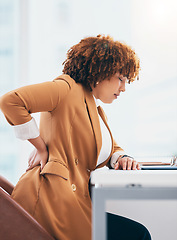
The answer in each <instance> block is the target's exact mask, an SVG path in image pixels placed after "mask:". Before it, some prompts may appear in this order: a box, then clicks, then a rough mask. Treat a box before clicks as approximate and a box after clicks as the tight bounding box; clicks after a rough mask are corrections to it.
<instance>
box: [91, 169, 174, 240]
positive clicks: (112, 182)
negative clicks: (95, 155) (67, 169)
mask: <svg viewBox="0 0 177 240" xmlns="http://www.w3.org/2000/svg"><path fill="white" fill-rule="evenodd" d="M91 184H93V185H94V186H93V187H92V203H93V213H92V216H93V219H92V220H93V235H92V239H93V240H106V212H112V213H115V214H118V215H121V216H125V217H128V218H131V219H133V220H135V221H138V222H141V223H142V224H144V225H145V226H146V227H147V228H148V229H149V231H150V232H151V235H152V239H153V240H167V239H170V240H177V171H176V170H160V171H159V170H146V171H143V170H140V171H115V170H97V171H95V172H93V173H92V175H91Z"/></svg>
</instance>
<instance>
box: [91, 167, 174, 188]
mask: <svg viewBox="0 0 177 240" xmlns="http://www.w3.org/2000/svg"><path fill="white" fill-rule="evenodd" d="M91 184H93V185H95V186H113V187H114V186H121V187H124V186H131V185H139V186H143V187H177V171H176V170H174V171H171V170H146V171H144V170H134V171H133V170H126V171H123V170H112V169H111V170H110V169H109V170H107V169H103V170H102V169H98V170H95V171H93V172H92V174H91Z"/></svg>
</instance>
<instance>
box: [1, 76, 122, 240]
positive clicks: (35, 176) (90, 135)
mask: <svg viewBox="0 0 177 240" xmlns="http://www.w3.org/2000/svg"><path fill="white" fill-rule="evenodd" d="M1 109H2V111H3V112H4V114H5V116H6V118H7V120H8V122H9V123H10V124H11V125H18V124H23V123H25V122H28V121H29V120H30V119H31V115H30V113H34V112H42V113H41V120H40V135H41V137H42V138H43V139H44V141H45V143H46V145H47V146H48V150H49V160H48V163H47V164H46V165H45V167H44V168H43V170H42V171H41V172H40V167H39V166H37V167H35V168H33V169H32V170H30V171H28V172H27V173H25V174H24V175H23V176H22V177H21V178H20V180H19V182H18V183H17V185H16V187H15V189H14V191H13V194H12V197H13V198H14V199H15V200H16V201H17V202H18V203H20V204H21V205H22V206H23V207H24V208H25V209H26V210H27V211H28V212H29V213H30V214H31V215H32V216H33V217H34V218H35V219H36V220H37V221H38V222H39V223H41V224H42V225H43V226H44V227H45V228H46V230H47V231H48V232H49V233H50V234H51V235H52V236H53V237H54V238H56V239H61V240H90V239H91V199H90V196H89V191H88V182H89V178H90V173H91V171H92V170H94V169H95V168H96V165H97V159H98V155H99V152H100V149H101V144H102V136H101V131H100V124H99V117H98V112H97V108H96V104H95V101H94V99H93V96H92V94H91V92H89V91H88V90H86V89H85V88H84V87H83V86H82V85H81V84H77V83H76V82H75V81H74V80H73V79H72V78H70V77H69V76H68V75H61V76H60V77H58V78H56V79H55V80H54V81H53V82H45V83H41V84H35V85H31V86H26V87H22V88H19V89H17V90H15V91H12V92H10V93H7V94H5V95H4V96H3V97H2V98H1ZM99 114H100V115H101V117H102V119H103V121H104V122H105V124H106V126H107V123H106V120H105V115H104V113H103V110H102V109H101V108H99ZM107 127H108V126H107ZM108 129H109V128H108ZM109 131H110V130H109ZM111 137H112V135H111ZM117 150H121V148H120V147H118V146H117V145H116V144H115V142H114V141H113V148H112V152H111V155H112V154H113V152H115V151H117ZM111 155H110V156H109V158H108V159H107V160H106V161H105V162H104V163H102V164H100V165H99V166H98V167H102V166H104V165H106V164H107V163H108V161H109V159H110V157H111ZM98 167H97V168H98Z"/></svg>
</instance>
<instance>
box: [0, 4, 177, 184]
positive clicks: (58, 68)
mask: <svg viewBox="0 0 177 240" xmlns="http://www.w3.org/2000/svg"><path fill="white" fill-rule="evenodd" d="M176 13H177V2H176V1H175V0H168V1H166V0H148V1H146V0H124V1H123V0H109V1H108V0H84V1H83V0H37V1H36V0H25V1H24V0H0V96H2V95H3V94H4V93H6V92H8V91H10V90H12V89H15V88H18V87H21V86H24V85H27V84H34V83H39V82H44V81H52V80H53V79H54V78H55V77H57V76H58V75H60V74H61V73H62V62H63V61H64V60H65V57H66V52H67V50H68V49H69V48H70V47H71V46H72V45H74V44H76V43H78V42H79V41H80V39H81V38H84V37H87V36H96V35H97V34H105V35H107V34H109V35H111V36H112V37H113V38H114V39H115V40H120V41H123V42H126V43H127V44H129V45H131V46H132V47H133V48H134V49H135V51H136V52H137V54H138V56H139V58H140V60H141V72H140V80H139V81H136V82H134V83H132V84H130V85H129V84H127V89H126V92H125V93H122V94H121V96H120V97H119V98H118V100H116V101H115V102H114V103H113V104H111V105H103V108H104V110H105V111H106V113H107V115H108V120H109V125H110V128H111V130H112V132H113V135H114V138H115V139H116V141H117V142H118V144H119V145H120V146H121V147H122V148H124V150H125V151H126V152H127V154H129V155H132V156H134V157H136V158H137V160H139V161H154V160H155V161H156V160H157V159H158V161H159V160H160V161H170V158H171V156H173V155H175V154H177V14H176ZM34 117H35V118H36V120H37V122H39V114H35V115H34ZM32 149H33V148H32V146H30V144H29V143H28V142H27V141H21V140H19V139H16V138H15V135H14V132H13V129H12V127H10V125H9V124H8V123H7V122H6V120H5V118H4V116H3V114H2V112H0V174H1V175H3V176H4V177H6V178H7V179H8V180H10V181H11V182H12V183H14V184H15V183H16V182H17V181H18V179H19V177H20V175H21V174H22V173H23V172H24V171H25V169H26V168H27V161H28V156H29V154H30V152H31V151H32Z"/></svg>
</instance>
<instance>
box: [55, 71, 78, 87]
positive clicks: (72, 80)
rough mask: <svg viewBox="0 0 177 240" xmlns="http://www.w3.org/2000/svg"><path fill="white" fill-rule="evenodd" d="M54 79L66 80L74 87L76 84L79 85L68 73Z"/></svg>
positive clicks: (56, 80)
mask: <svg viewBox="0 0 177 240" xmlns="http://www.w3.org/2000/svg"><path fill="white" fill-rule="evenodd" d="M53 81H55V82H58V81H65V82H66V83H67V84H68V85H69V87H70V88H72V87H73V86H74V85H77V84H76V82H75V80H74V79H73V78H71V77H70V76H69V75H68V74H62V75H60V76H58V77H56V78H55V79H54V80H53Z"/></svg>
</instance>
